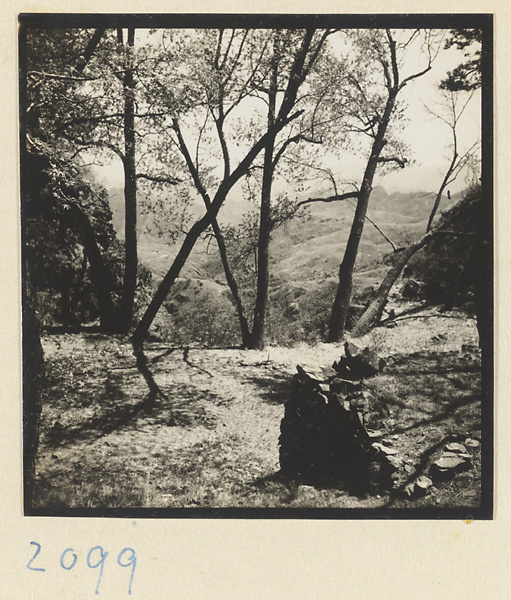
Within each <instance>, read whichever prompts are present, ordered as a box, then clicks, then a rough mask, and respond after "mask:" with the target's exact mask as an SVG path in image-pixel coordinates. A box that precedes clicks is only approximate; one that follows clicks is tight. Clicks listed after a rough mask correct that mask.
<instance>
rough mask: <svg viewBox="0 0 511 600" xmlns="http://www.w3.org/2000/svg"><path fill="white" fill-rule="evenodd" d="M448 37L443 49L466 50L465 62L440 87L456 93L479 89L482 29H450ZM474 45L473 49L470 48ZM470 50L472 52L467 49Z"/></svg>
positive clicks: (451, 72)
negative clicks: (454, 47)
mask: <svg viewBox="0 0 511 600" xmlns="http://www.w3.org/2000/svg"><path fill="white" fill-rule="evenodd" d="M450 34H451V35H450V37H449V38H448V39H447V40H446V42H445V48H446V49H448V48H452V47H453V46H456V48H458V50H467V51H466V52H465V56H466V57H467V58H468V60H467V61H465V62H464V63H461V64H460V65H458V66H457V67H456V68H455V69H454V70H453V71H450V72H449V73H448V75H447V77H446V78H445V79H444V80H443V81H442V83H441V84H440V87H441V88H442V89H444V90H450V91H452V92H458V91H461V90H464V91H472V90H475V89H477V88H479V87H481V43H482V40H483V31H482V29H452V30H451V32H450ZM474 44H475V45H476V48H475V49H474V48H473V47H472V46H473V45H474ZM470 48H472V52H469V51H468V49H470Z"/></svg>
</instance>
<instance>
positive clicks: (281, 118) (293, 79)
mask: <svg viewBox="0 0 511 600" xmlns="http://www.w3.org/2000/svg"><path fill="white" fill-rule="evenodd" d="M314 33H315V30H314V29H306V30H305V31H304V32H303V33H302V36H301V40H300V43H299V45H298V47H297V49H296V52H295V53H294V56H293V57H292V60H291V66H290V69H289V72H288V77H287V81H286V85H285V87H284V88H283V93H282V101H281V103H280V107H279V109H278V110H277V111H276V115H275V117H274V120H273V123H272V125H271V126H270V127H268V129H267V130H266V131H264V133H262V135H260V136H258V138H257V139H256V141H255V142H254V143H251V144H249V145H247V147H246V148H245V149H244V150H243V151H242V152H241V155H242V158H241V159H240V160H239V162H238V164H237V166H236V167H235V168H232V167H231V156H230V154H229V150H228V147H227V144H226V119H227V116H228V115H229V114H230V113H232V111H233V110H234V108H235V107H236V106H237V105H238V104H239V102H240V101H241V98H243V97H245V96H246V94H247V90H248V89H249V85H250V83H251V81H252V78H253V77H254V73H255V71H254V70H253V68H250V64H249V65H248V68H247V75H248V79H247V78H246V77H245V85H243V86H241V87H239V86H238V85H237V86H236V87H230V88H229V94H226V87H225V85H226V82H231V81H232V80H231V75H232V74H233V73H234V71H235V70H237V73H238V74H241V73H242V72H243V69H240V68H237V63H238V60H239V58H238V57H239V56H241V55H240V54H239V51H240V44H241V43H244V42H243V34H242V37H241V40H240V42H239V43H238V44H236V46H235V47H234V49H233V44H229V45H228V53H225V54H224V58H223V59H222V60H223V62H224V64H226V65H227V64H229V63H227V62H226V61H227V57H228V56H231V59H232V60H231V62H230V64H231V65H232V64H233V62H234V67H233V69H232V72H231V71H230V70H227V80H224V79H223V78H220V79H217V83H218V82H219V83H220V84H221V85H220V86H218V87H217V88H216V94H215V102H214V103H210V104H209V105H208V103H207V100H208V99H210V97H209V95H208V94H206V97H205V100H206V102H204V103H203V104H197V103H196V104H195V106H193V107H190V108H194V109H197V110H198V111H199V112H200V111H201V110H203V112H202V117H201V119H200V123H201V125H200V127H199V135H198V137H199V141H200V137H201V135H202V132H203V128H204V123H205V115H204V111H205V112H206V114H209V115H210V116H211V113H213V116H212V117H211V118H212V119H213V121H214V125H215V127H214V130H215V131H216V136H217V140H218V143H219V145H220V149H221V153H222V156H223V173H222V174H221V175H220V178H219V180H218V182H215V183H214V184H213V186H212V187H213V188H214V189H215V191H214V194H213V193H211V194H210V193H209V192H208V189H207V187H206V186H207V185H208V184H209V183H210V181H211V178H208V177H207V176H206V175H207V173H208V171H207V169H206V170H205V173H203V172H201V170H200V169H199V168H198V161H197V157H198V156H199V152H200V144H197V145H196V152H195V156H196V160H195V162H194V161H193V159H192V154H191V152H190V151H189V150H188V145H187V143H186V141H185V138H184V134H183V131H182V129H181V122H180V120H181V118H182V116H183V112H184V108H187V107H186V106H185V107H183V104H180V103H179V102H176V96H177V95H179V94H180V93H181V92H180V90H179V89H175V88H174V86H172V83H171V82H170V81H167V82H166V87H163V88H162V98H163V99H166V100H167V103H168V108H169V109H170V110H171V111H172V112H173V114H172V116H171V118H170V123H171V127H172V131H171V133H172V132H173V133H174V134H175V135H176V136H178V135H179V132H181V138H182V142H180V141H179V139H178V142H177V143H178V145H179V146H180V149H181V152H182V153H183V155H184V158H185V161H186V165H187V168H188V171H189V173H190V175H191V177H192V179H193V181H194V184H195V187H196V189H197V190H198V192H199V193H200V195H201V197H202V198H203V200H204V203H205V204H206V207H207V212H206V214H205V215H204V216H203V217H202V218H200V219H199V220H198V221H196V222H195V224H194V225H193V226H192V228H191V229H190V230H189V231H188V233H187V235H186V236H185V238H184V241H183V243H182V246H181V248H180V250H179V252H178V253H177V255H176V257H175V259H174V262H173V264H172V266H171V268H170V269H169V271H168V273H167V274H166V276H165V277H164V279H163V281H162V282H161V284H160V286H159V288H158V290H157V292H156V294H155V296H154V297H153V300H152V301H151V303H150V304H149V306H148V308H147V310H146V312H145V314H144V315H143V317H142V319H141V321H140V323H139V324H138V326H137V329H136V330H135V333H134V335H133V338H132V340H133V343H134V347H135V348H136V349H137V348H138V349H141V347H142V344H143V340H144V338H145V336H146V334H147V331H148V329H149V327H150V325H151V322H152V320H153V319H154V316H155V315H156V313H157V311H158V309H159V308H160V306H161V304H162V302H163V301H164V299H165V297H166V296H167V294H168V292H169V290H170V289H171V287H172V285H173V283H174V281H175V280H176V278H177V277H178V275H179V273H180V271H181V269H182V267H183V265H184V263H185V261H186V259H187V258H188V256H189V254H190V252H191V250H192V248H193V247H194V245H195V242H196V241H197V239H198V238H199V236H200V235H201V234H202V233H203V232H204V231H205V230H206V229H207V228H208V227H209V226H210V225H211V224H212V223H213V221H214V220H215V219H216V216H217V214H218V211H219V210H220V208H221V206H222V204H223V202H224V201H225V198H226V197H227V194H228V193H229V192H230V191H231V190H232V188H233V187H234V186H235V185H236V183H238V182H239V181H240V179H241V178H242V177H243V176H245V175H246V174H247V172H248V171H249V169H250V167H251V165H252V164H253V162H254V160H255V158H256V157H257V155H258V154H259V153H260V152H261V151H263V150H264V148H265V147H266V145H267V144H268V143H269V140H271V138H272V137H273V136H275V135H276V134H277V133H278V132H279V131H281V130H282V129H283V128H284V127H286V125H287V124H288V123H290V122H291V121H293V120H294V119H296V118H298V117H299V116H300V114H301V111H294V112H293V110H294V107H295V103H296V99H297V95H298V91H299V88H300V86H301V85H302V83H303V81H304V79H305V77H306V76H307V55H308V52H309V50H310V48H311V44H312V41H313V37H314ZM203 55H207V52H205V53H203ZM213 60H214V61H215V60H216V61H219V60H220V54H219V53H217V54H215V55H214V59H213ZM197 66H198V65H196V66H195V69H197ZM195 73H196V76H195V78H191V80H190V79H187V80H186V81H187V86H188V89H187V97H188V98H189V97H190V95H191V94H190V89H189V88H190V87H191V86H192V84H194V83H195V82H196V81H197V78H198V79H199V83H201V81H200V79H201V76H202V73H201V72H200V71H197V70H196V71H195ZM181 75H182V74H181ZM224 77H225V74H224ZM203 89H204V88H203ZM207 89H209V84H208V85H207V86H206V90H207ZM219 92H220V94H219ZM188 102H189V101H188ZM229 102H230V103H229ZM212 109H213V110H212ZM190 112H193V111H189V113H190ZM194 116H196V115H194ZM209 172H210V171H209Z"/></svg>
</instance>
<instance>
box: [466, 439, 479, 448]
mask: <svg viewBox="0 0 511 600" xmlns="http://www.w3.org/2000/svg"><path fill="white" fill-rule="evenodd" d="M480 445H481V442H480V441H479V440H475V439H473V438H467V439H466V440H465V446H466V447H467V448H479V446H480Z"/></svg>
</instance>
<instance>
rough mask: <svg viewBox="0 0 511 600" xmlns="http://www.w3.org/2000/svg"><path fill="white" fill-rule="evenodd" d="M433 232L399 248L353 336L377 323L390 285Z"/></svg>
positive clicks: (363, 332)
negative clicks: (394, 261)
mask: <svg viewBox="0 0 511 600" xmlns="http://www.w3.org/2000/svg"><path fill="white" fill-rule="evenodd" d="M432 236H433V232H430V233H427V234H426V235H425V236H424V237H422V238H421V239H420V240H419V241H418V242H415V243H414V244H412V245H411V246H408V248H405V249H404V250H401V252H400V253H399V256H398V258H397V262H396V264H395V265H394V266H393V267H392V269H391V270H390V271H389V272H388V273H387V275H386V277H385V279H384V280H383V282H382V283H381V285H380V287H379V288H378V291H377V292H376V296H375V298H374V300H373V301H372V302H371V304H370V305H369V306H368V307H367V308H366V310H365V311H364V313H363V314H362V316H361V317H360V319H359V320H358V322H357V324H356V325H355V327H354V329H353V331H352V332H351V334H352V335H353V336H354V337H359V336H361V335H364V334H365V333H367V332H368V331H369V329H370V328H371V327H372V326H373V325H374V324H375V323H377V322H378V321H379V320H380V318H381V316H382V314H383V309H384V308H385V305H386V304H387V298H388V296H389V293H390V290H391V289H392V286H393V285H394V284H395V283H396V281H397V279H398V277H399V276H400V275H401V272H402V271H403V269H404V268H405V266H406V263H407V262H408V261H409V260H410V259H411V258H412V256H413V255H414V254H415V253H416V252H418V251H419V250H420V249H421V248H422V247H423V246H425V245H426V244H427V243H428V242H429V241H430V240H431V238H432Z"/></svg>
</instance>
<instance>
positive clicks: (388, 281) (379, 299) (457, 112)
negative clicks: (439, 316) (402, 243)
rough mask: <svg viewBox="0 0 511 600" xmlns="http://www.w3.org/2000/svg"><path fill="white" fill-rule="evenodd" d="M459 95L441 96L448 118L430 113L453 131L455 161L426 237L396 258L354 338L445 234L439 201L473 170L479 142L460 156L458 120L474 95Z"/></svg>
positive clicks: (442, 186) (371, 322)
mask: <svg viewBox="0 0 511 600" xmlns="http://www.w3.org/2000/svg"><path fill="white" fill-rule="evenodd" d="M459 96H460V92H453V91H445V92H444V93H443V95H442V98H443V102H442V108H443V109H447V116H444V115H443V114H442V112H439V113H434V112H433V111H431V110H430V112H431V113H432V114H434V115H435V116H436V117H438V118H439V119H441V120H442V121H443V122H444V123H446V124H447V125H448V126H449V128H450V129H451V134H452V140H453V141H452V157H451V160H450V163H449V165H448V166H447V169H446V172H445V175H444V177H443V179H442V182H441V183H440V186H439V188H438V192H437V194H436V196H435V201H434V203H433V207H432V209H431V212H430V215H429V218H428V223H427V227H426V235H425V236H423V237H422V238H421V239H420V240H418V241H416V242H414V243H413V244H410V245H409V246H408V247H407V248H404V249H401V250H400V254H399V255H398V256H397V258H396V260H395V264H394V266H393V267H392V269H390V271H389V272H388V273H387V275H386V276H385V278H384V280H383V282H382V284H381V285H380V287H379V288H378V290H377V292H376V294H375V296H374V299H373V300H372V301H371V303H370V304H369V306H368V307H367V309H366V310H365V311H364V313H363V314H362V316H361V317H360V319H359V320H358V322H357V324H356V325H355V327H354V329H353V331H352V334H353V335H354V336H359V335H363V334H364V333H366V332H367V331H368V330H369V328H370V327H371V326H372V325H374V324H375V323H377V322H378V321H379V320H380V318H381V316H382V314H383V310H384V308H385V305H386V303H387V298H388V295H389V293H390V290H391V289H392V287H393V286H394V284H395V283H396V281H397V280H398V278H399V276H400V275H401V272H402V271H403V269H404V267H405V266H406V264H407V263H408V261H409V260H410V259H411V258H412V256H413V255H414V254H415V253H416V252H417V251H418V250H420V249H421V248H422V247H424V246H425V245H426V244H428V243H429V242H430V240H431V239H432V236H431V235H429V233H432V234H433V233H435V234H442V233H445V232H442V231H441V230H440V231H439V230H438V228H436V229H434V228H433V227H432V225H433V220H434V218H435V215H436V213H437V210H438V207H439V205H440V201H441V199H442V195H443V192H444V191H445V189H446V187H447V186H448V185H450V184H451V183H453V182H454V181H455V180H456V179H457V177H458V176H459V174H460V173H461V172H462V171H463V170H464V169H465V168H467V167H468V166H470V163H471V161H472V160H473V159H474V158H475V155H476V152H477V150H478V148H479V145H480V142H479V140H476V142H474V144H472V145H471V146H470V147H469V148H468V149H467V150H466V151H465V152H462V153H460V149H459V141H458V134H457V126H458V123H459V119H460V117H461V116H462V114H463V112H464V111H465V109H466V107H467V105H468V103H469V102H470V100H471V98H472V94H471V93H470V94H469V95H468V97H467V98H465V100H464V101H462V102H460V97H459ZM449 235H456V232H453V231H451V232H449ZM459 235H463V232H459Z"/></svg>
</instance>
